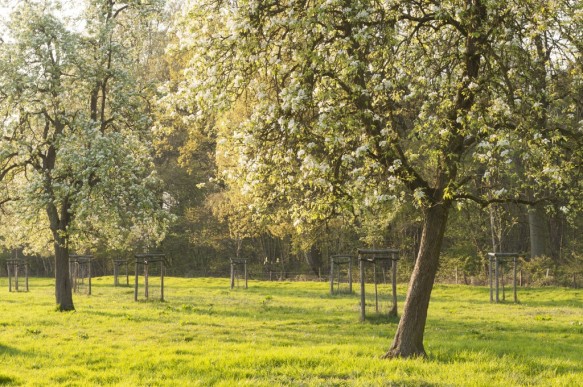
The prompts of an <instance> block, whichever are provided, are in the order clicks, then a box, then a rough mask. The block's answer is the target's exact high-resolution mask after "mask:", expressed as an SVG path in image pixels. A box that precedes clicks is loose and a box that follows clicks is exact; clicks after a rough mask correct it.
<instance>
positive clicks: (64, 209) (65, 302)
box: [47, 200, 75, 312]
mask: <svg viewBox="0 0 583 387" xmlns="http://www.w3.org/2000/svg"><path fill="white" fill-rule="evenodd" d="M69 208H70V206H69V201H68V200H64V203H63V205H62V206H61V208H60V210H59V209H57V207H56V206H55V205H54V204H52V203H51V204H48V205H47V215H48V217H49V222H50V225H51V231H52V234H53V239H54V248H55V298H56V301H57V309H58V310H59V311H62V312H65V311H70V310H75V306H74V305H73V288H72V286H71V285H72V284H71V277H70V274H69V243H68V239H67V228H68V226H69V221H70V220H71V215H70V214H69Z"/></svg>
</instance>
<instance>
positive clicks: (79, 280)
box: [69, 255, 93, 295]
mask: <svg viewBox="0 0 583 387" xmlns="http://www.w3.org/2000/svg"><path fill="white" fill-rule="evenodd" d="M92 260H93V256H92V255H70V256H69V276H70V278H71V284H72V285H73V292H75V293H80V294H87V295H91V261H92Z"/></svg>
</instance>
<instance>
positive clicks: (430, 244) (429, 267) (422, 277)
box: [384, 203, 449, 358]
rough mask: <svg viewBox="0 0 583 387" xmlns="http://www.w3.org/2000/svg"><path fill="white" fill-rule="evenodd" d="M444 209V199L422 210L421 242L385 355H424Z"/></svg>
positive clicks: (444, 224) (447, 206)
mask: <svg viewBox="0 0 583 387" xmlns="http://www.w3.org/2000/svg"><path fill="white" fill-rule="evenodd" d="M448 213H449V204H444V203H440V204H435V205H433V206H432V207H430V208H428V209H427V210H425V212H424V224H423V234H422V236H421V245H420V248H419V253H418V255H417V261H416V263H415V268H414V269H413V274H412V275H411V281H410V283H409V290H408V291H407V298H406V300H405V307H404V309H403V315H402V316H401V319H400V321H399V326H398V328H397V332H396V334H395V338H394V340H393V344H392V345H391V347H390V349H389V351H388V352H387V353H386V354H385V355H384V357H385V358H393V357H419V356H426V353H425V348H424V347H423V332H424V330H425V323H426V321H427V309H428V307H429V299H430V297H431V290H432V289H433V283H434V281H435V275H436V273H437V268H438V263H439V253H440V251H441V244H442V242H443V236H444V233H445V227H446V224H447V217H448Z"/></svg>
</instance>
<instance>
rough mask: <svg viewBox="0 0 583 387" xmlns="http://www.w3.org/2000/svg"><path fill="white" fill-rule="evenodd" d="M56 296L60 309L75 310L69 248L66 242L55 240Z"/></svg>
mask: <svg viewBox="0 0 583 387" xmlns="http://www.w3.org/2000/svg"><path fill="white" fill-rule="evenodd" d="M61 239H62V238H61ZM61 243H62V241H61ZM55 298H56V301H57V309H58V310H59V311H61V312H66V311H71V310H75V305H73V289H72V286H71V277H70V275H69V248H68V247H67V246H66V244H65V245H64V246H62V245H61V244H60V243H59V241H55Z"/></svg>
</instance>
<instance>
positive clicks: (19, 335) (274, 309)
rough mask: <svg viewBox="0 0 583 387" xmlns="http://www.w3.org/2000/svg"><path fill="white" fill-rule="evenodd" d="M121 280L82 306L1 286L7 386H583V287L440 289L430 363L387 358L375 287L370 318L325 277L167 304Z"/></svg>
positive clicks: (0, 353) (0, 378)
mask: <svg viewBox="0 0 583 387" xmlns="http://www.w3.org/2000/svg"><path fill="white" fill-rule="evenodd" d="M112 283H113V280H112V278H111V277H103V278H97V279H94V281H93V295H92V296H86V295H75V305H76V308H77V311H76V312H72V313H59V312H56V311H55V308H54V296H53V281H52V280H49V279H31V283H30V292H28V293H9V292H8V286H7V283H6V279H5V278H3V279H2V280H0V385H33V386H34V385H71V386H73V385H122V386H123V385H126V386H144V385H156V386H158V385H169V386H175V385H176V386H183V385H192V386H199V385H200V386H209V385H219V386H231V385H248V386H277V385H306V386H311V385H313V386H344V385H349V386H353V385H355V386H377V385H378V386H381V385H382V386H386V385H399V386H523V385H540V386H577V385H583V290H569V289H559V288H541V289H519V293H518V296H519V299H520V301H521V303H520V304H517V305H515V304H512V303H504V304H490V303H489V295H488V289H486V288H483V287H465V286H444V285H438V286H436V287H435V290H434V292H433V296H432V301H431V306H430V311H429V320H428V323H427V329H426V333H425V344H426V349H427V350H428V353H429V358H428V359H413V360H383V359H381V358H380V357H381V355H382V354H384V352H385V351H386V350H387V349H388V346H389V345H390V343H391V340H392V336H393V334H394V332H395V329H396V324H397V321H396V320H394V319H393V320H389V319H386V318H384V317H382V316H378V315H374V313H371V311H372V310H373V309H374V307H373V305H372V303H373V297H372V295H371V294H369V295H368V298H367V304H368V310H367V313H368V314H369V316H370V319H369V320H368V321H367V322H365V323H360V322H359V321H358V316H359V307H358V303H359V296H358V294H340V295H334V296H330V295H328V284H327V283H324V282H323V283H314V282H295V283H289V282H256V281H251V282H250V283H249V289H247V290H245V289H235V290H232V291H231V290H229V281H228V279H181V278H169V279H167V280H166V290H165V296H166V299H167V301H166V302H156V301H150V302H143V301H141V302H134V301H133V290H132V288H128V287H118V288H114V287H113V286H112ZM369 288H370V289H369ZM370 290H372V286H369V287H368V288H367V291H370ZM383 291H385V292H386V289H383ZM399 292H400V293H401V294H404V292H405V289H404V287H403V286H401V287H399ZM153 293H156V292H155V291H154V292H153ZM153 296H156V294H153ZM400 302H401V305H400V307H402V303H403V297H400ZM385 307H386V305H385Z"/></svg>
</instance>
